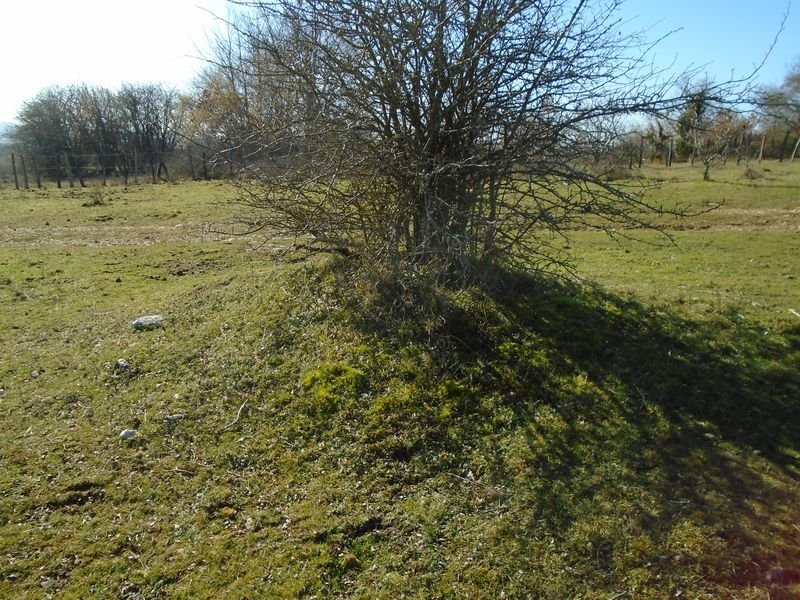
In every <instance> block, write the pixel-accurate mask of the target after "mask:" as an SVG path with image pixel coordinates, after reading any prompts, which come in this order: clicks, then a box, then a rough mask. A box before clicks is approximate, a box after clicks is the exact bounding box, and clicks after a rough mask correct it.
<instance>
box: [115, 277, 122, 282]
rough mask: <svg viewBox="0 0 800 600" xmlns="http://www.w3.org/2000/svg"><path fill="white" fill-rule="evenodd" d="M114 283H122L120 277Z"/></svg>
mask: <svg viewBox="0 0 800 600" xmlns="http://www.w3.org/2000/svg"><path fill="white" fill-rule="evenodd" d="M114 281H115V282H116V283H122V277H117V278H116V279H115V280H114Z"/></svg>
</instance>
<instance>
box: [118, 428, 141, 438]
mask: <svg viewBox="0 0 800 600" xmlns="http://www.w3.org/2000/svg"><path fill="white" fill-rule="evenodd" d="M136 433H137V432H136V430H135V429H123V430H122V431H120V432H119V439H121V440H129V439H131V438H132V437H133V436H135V435H136Z"/></svg>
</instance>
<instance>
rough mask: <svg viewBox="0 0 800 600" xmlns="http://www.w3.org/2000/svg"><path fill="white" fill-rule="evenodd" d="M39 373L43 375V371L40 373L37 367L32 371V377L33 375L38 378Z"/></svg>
mask: <svg viewBox="0 0 800 600" xmlns="http://www.w3.org/2000/svg"><path fill="white" fill-rule="evenodd" d="M39 375H41V373H39V371H37V370H36V369H34V370H33V371H31V377H33V378H34V379H37V378H38V377H39Z"/></svg>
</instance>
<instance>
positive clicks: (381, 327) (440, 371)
mask: <svg viewBox="0 0 800 600" xmlns="http://www.w3.org/2000/svg"><path fill="white" fill-rule="evenodd" d="M797 166H798V165H795V166H794V167H791V166H789V165H783V166H779V165H777V164H776V163H773V164H766V163H765V164H763V165H762V167H761V168H762V169H764V168H770V169H771V171H769V172H767V175H768V176H769V177H775V181H774V185H771V186H766V182H765V180H767V181H768V180H769V177H768V176H765V177H764V178H763V179H759V180H757V181H756V185H757V186H760V187H753V186H752V185H751V184H746V185H742V186H739V185H734V184H733V183H725V181H729V180H730V181H733V180H734V179H735V177H736V171H735V170H734V169H733V166H731V165H729V166H728V167H727V169H728V170H727V171H724V172H720V173H719V174H717V173H716V172H714V171H712V177H714V178H715V179H717V178H719V179H720V180H722V179H723V178H724V177H727V178H728V179H726V180H725V181H719V180H718V181H712V182H710V183H703V182H702V181H701V179H702V173H701V172H700V170H699V169H698V170H697V172H695V171H692V170H690V169H689V168H688V167H681V168H679V169H676V168H675V167H673V169H674V170H672V171H670V177H674V178H675V179H681V180H682V179H685V180H686V181H675V182H671V183H669V184H667V185H665V186H664V187H662V188H660V189H658V190H657V192H654V193H658V194H663V197H664V198H671V197H672V196H678V195H680V196H681V197H684V196H685V197H690V198H691V199H692V200H694V201H695V202H697V203H699V204H700V205H702V204H703V203H704V202H713V201H715V200H713V199H714V198H716V197H718V196H726V204H725V205H724V206H725V207H727V206H732V207H733V208H739V209H742V208H744V209H748V210H749V209H751V208H759V209H764V210H778V211H793V210H796V208H797V207H796V206H794V205H793V204H792V197H793V196H792V194H796V193H797V188H796V187H794V186H795V185H796V183H797V182H796V181H795V179H794V178H795V177H796V169H795V167H797ZM742 168H743V167H742ZM737 169H738V168H737ZM793 169H794V170H793ZM662 170H665V169H660V168H655V167H654V168H651V169H649V170H648V173H649V174H650V176H651V177H658V176H660V175H659V174H660V173H661V171H662ZM782 182H783V183H782ZM748 185H749V186H750V187H747V186H748ZM682 186H685V187H682ZM734 188H735V190H736V194H735V195H730V197H729V199H727V198H728V197H727V195H728V194H729V193H730V192H729V190H731V189H734ZM740 188H741V189H740ZM692 190H695V191H692ZM747 190H750V191H751V192H753V190H755V192H753V193H757V194H758V197H750V196H748V195H747ZM787 190H788V191H787ZM229 193H230V191H229V190H228V189H227V188H226V187H224V186H222V185H219V184H207V183H191V184H190V183H186V184H180V185H176V186H167V185H159V186H140V187H137V188H133V186H132V188H131V189H129V190H128V191H127V192H125V191H123V190H122V189H121V188H109V189H108V191H107V192H105V194H106V195H107V197H108V201H107V202H106V203H104V204H95V205H90V206H83V204H84V203H88V201H89V200H91V190H86V191H77V190H74V191H70V190H68V189H67V190H60V191H58V190H55V189H49V190H46V192H45V193H42V194H40V193H38V192H16V191H14V190H8V189H6V190H3V191H2V192H0V202H2V203H3V206H4V207H5V209H6V213H5V214H4V219H3V221H2V223H0V305H2V306H3V311H2V312H0V356H1V360H0V388H2V390H3V391H2V392H0V419H2V423H3V427H2V428H0V462H1V463H2V465H3V468H2V469H0V557H2V562H1V563H0V565H2V566H0V596H2V597H14V598H16V597H22V598H24V597H30V598H38V597H43V596H46V595H48V594H50V595H53V596H54V597H65V598H85V597H97V598H104V597H107V598H119V597H123V598H159V597H177V598H213V597H219V596H220V595H221V594H225V595H226V596H228V597H231V598H251V597H312V596H317V597H355V598H376V597H379V598H380V597H382V598H397V597H401V596H403V595H406V596H407V597H418V598H431V597H442V598H444V597H448V598H449V597H470V598H498V597H502V596H503V595H505V597H507V598H523V597H543V598H553V599H556V598H558V599H561V598H578V597H581V598H612V597H617V598H625V597H630V598H665V597H689V598H718V597H731V598H763V597H765V594H767V593H769V594H770V597H771V598H791V597H795V596H796V595H797V594H798V593H800V589H798V586H797V584H792V583H783V584H771V583H769V582H768V581H767V573H768V571H769V569H771V568H783V569H786V570H788V571H787V573H791V571H790V570H791V569H796V565H798V564H800V529H798V528H799V527H800V521H799V520H798V516H797V508H796V507H797V506H798V505H800V488H799V487H798V483H797V481H798V477H800V430H798V424H797V419H796V415H797V411H798V399H799V398H800V316H796V315H795V314H794V313H792V312H790V309H792V310H795V311H797V312H800V306H799V304H800V292H798V286H797V285H796V281H797V280H796V279H794V278H795V277H797V276H800V273H798V272H797V271H798V263H797V256H800V252H798V250H800V248H798V240H799V239H800V233H798V231H797V229H796V228H795V227H794V225H793V222H792V223H789V224H787V225H780V222H776V221H773V222H772V224H771V225H770V226H769V227H762V226H761V225H760V224H759V223H758V221H757V220H753V219H755V217H753V219H751V218H750V217H742V219H743V220H742V224H741V226H740V229H734V228H732V227H729V226H728V225H727V224H726V225H725V226H720V222H719V221H718V220H715V219H718V215H720V214H723V213H722V212H721V211H722V210H723V209H720V210H719V211H717V212H716V213H709V214H708V215H703V216H700V217H698V218H697V219H696V220H695V221H694V222H692V223H691V224H690V225H688V226H682V229H681V230H677V231H675V232H674V233H675V241H676V242H677V245H676V246H672V245H669V244H659V245H647V244H645V245H641V244H635V243H625V244H623V245H617V244H616V243H615V242H613V241H611V240H609V239H608V238H607V237H605V236H603V235H601V234H600V233H598V232H591V231H583V232H577V233H576V234H575V236H574V241H573V242H572V246H571V250H572V251H573V252H574V253H575V254H576V256H577V268H578V272H579V273H580V274H581V275H582V276H583V277H584V278H585V281H583V282H581V283H580V284H577V283H574V284H566V283H564V282H557V281H555V280H550V279H529V278H525V277H514V276H510V275H509V276H508V277H506V278H504V279H503V281H504V284H505V286H504V287H503V289H502V290H499V291H498V292H499V293H496V294H487V293H485V292H481V291H479V290H474V289H471V290H465V291H461V292H453V291H448V290H429V291H428V296H426V297H425V298H426V301H427V302H428V303H423V304H422V305H421V307H420V308H419V309H418V310H417V312H414V313H401V312H398V310H397V306H396V304H393V303H392V300H393V298H392V297H391V295H389V297H385V296H383V297H382V296H381V295H380V294H379V293H378V292H376V290H375V288H374V287H371V286H369V285H367V284H365V283H364V282H362V281H361V280H359V279H358V278H357V277H354V276H353V275H352V274H351V273H349V270H348V269H347V268H346V266H342V265H340V264H337V263H332V262H330V261H326V260H317V261H312V262H309V263H288V262H280V261H276V260H275V259H274V258H273V257H270V256H269V255H267V254H262V253H259V252H253V251H251V250H250V249H249V247H248V245H247V242H246V241H239V240H234V239H228V238H225V239H217V236H211V235H208V234H207V231H208V228H204V227H203V226H202V225H203V223H208V222H212V221H220V220H223V221H224V220H226V219H228V218H229V216H230V212H229V210H227V209H226V208H225V207H224V205H223V206H219V207H218V206H217V205H216V204H214V202H215V201H216V200H218V199H224V198H226V197H228V194H229ZM794 197H795V198H797V196H796V195H795V196H794ZM758 203H761V204H758ZM791 214H794V213H791ZM98 217H104V218H103V219H98ZM105 217H110V218H105ZM726 218H727V217H726ZM737 218H738V217H737ZM787 223H788V222H787ZM643 235H644V237H645V239H646V240H648V241H656V239H660V238H656V237H655V236H651V234H647V233H645V234H643ZM649 236H650V237H649ZM434 303H435V305H436V306H435V307H434V306H433V305H434ZM153 313H158V314H162V315H164V316H165V317H166V322H165V325H164V327H163V328H162V329H158V330H155V331H148V332H134V331H133V330H132V328H131V326H130V322H131V321H132V320H133V319H134V318H135V317H137V316H140V315H142V314H153ZM442 315H444V318H442ZM120 358H123V359H125V360H126V361H128V363H129V369H127V370H120V369H118V368H116V367H115V364H116V361H117V359H120ZM124 428H131V429H136V430H137V432H138V434H137V435H136V436H135V437H133V438H132V439H130V440H127V441H123V440H120V438H119V433H120V431H121V430H122V429H124Z"/></svg>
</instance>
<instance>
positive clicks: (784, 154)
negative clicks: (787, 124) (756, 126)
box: [778, 129, 792, 162]
mask: <svg viewBox="0 0 800 600" xmlns="http://www.w3.org/2000/svg"><path fill="white" fill-rule="evenodd" d="M790 135H792V130H791V129H787V130H786V135H784V136H783V143H782V144H781V157H780V158H779V159H778V162H783V159H784V158H785V157H786V142H788V141H789V136H790Z"/></svg>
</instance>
